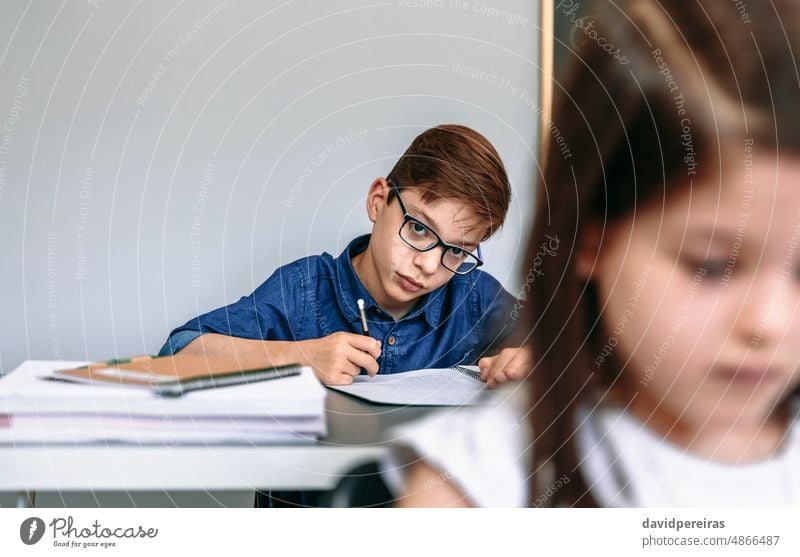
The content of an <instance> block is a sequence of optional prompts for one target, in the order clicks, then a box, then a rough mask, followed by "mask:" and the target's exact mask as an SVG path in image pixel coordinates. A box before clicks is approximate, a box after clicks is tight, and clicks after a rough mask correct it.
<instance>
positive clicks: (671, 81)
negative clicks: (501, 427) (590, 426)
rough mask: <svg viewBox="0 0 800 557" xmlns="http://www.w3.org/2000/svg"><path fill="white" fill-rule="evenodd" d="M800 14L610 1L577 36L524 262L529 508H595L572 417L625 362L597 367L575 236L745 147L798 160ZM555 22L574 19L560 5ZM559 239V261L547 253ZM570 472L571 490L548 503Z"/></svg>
mask: <svg viewBox="0 0 800 557" xmlns="http://www.w3.org/2000/svg"><path fill="white" fill-rule="evenodd" d="M798 5H800V3H799V2H792V1H788V0H787V1H782V0H771V1H767V0H764V1H759V2H748V3H747V5H746V10H745V11H744V12H743V11H742V10H741V9H739V8H737V4H736V3H732V2H723V1H719V0H709V1H703V2H701V1H698V0H682V1H673V2H669V1H668V2H659V1H657V0H627V1H626V0H620V1H611V0H609V1H603V2H598V3H597V4H596V6H595V7H594V9H593V10H590V13H595V14H601V15H600V16H595V17H592V18H591V20H589V19H586V20H583V21H581V22H580V23H581V24H582V25H583V27H576V33H575V34H574V35H573V36H576V37H578V38H579V39H580V40H581V41H582V44H580V45H579V47H578V48H577V50H575V51H574V52H572V54H571V58H572V60H570V62H569V63H570V64H571V67H570V69H569V70H568V71H567V72H566V74H565V79H564V82H563V83H556V84H555V87H554V89H555V101H554V109H553V116H552V122H550V123H549V128H550V132H551V135H550V147H549V153H548V155H547V157H546V161H545V167H544V168H545V169H544V173H543V176H542V179H541V180H540V183H539V185H538V199H537V207H536V217H535V220H534V229H533V232H532V235H531V238H530V240H529V243H528V248H527V255H526V259H525V263H526V265H527V266H532V265H534V262H535V264H536V265H538V267H537V269H536V270H535V272H532V273H528V274H527V276H528V277H532V278H533V279H534V280H533V282H532V284H531V293H532V294H531V297H530V299H529V301H528V305H527V306H526V307H525V315H524V317H523V320H522V323H524V324H525V325H527V332H528V333H530V337H529V339H530V340H531V342H532V345H533V350H534V353H535V357H536V366H535V368H534V370H533V374H532V376H531V379H530V380H529V385H530V389H531V395H532V396H531V397H530V400H531V413H530V421H531V428H532V431H533V432H534V441H533V461H532V466H533V468H532V471H531V480H532V481H531V482H530V484H531V501H546V504H548V505H553V506H596V502H595V500H594V498H593V497H592V495H591V493H590V491H589V490H588V489H587V485H586V483H585V481H584V480H583V478H582V477H581V474H580V471H579V467H578V462H579V455H578V452H577V451H576V435H575V426H576V409H577V408H578V407H579V406H580V405H581V404H582V403H586V402H587V401H590V400H592V404H594V402H593V399H592V397H596V395H597V393H598V392H599V393H603V392H607V389H608V386H609V385H611V384H612V383H613V382H614V381H615V380H616V379H617V377H618V376H619V374H620V373H621V371H622V366H621V365H620V364H619V362H612V363H611V364H610V365H606V366H605V367H603V368H601V369H599V370H597V371H593V370H595V369H596V368H595V365H594V363H593V360H594V358H595V356H596V355H597V354H598V352H599V351H600V349H601V348H602V346H600V345H601V344H602V342H601V338H603V337H602V336H601V334H600V333H601V331H600V322H601V315H600V310H599V305H598V299H597V295H596V292H595V291H594V289H593V287H592V286H591V285H590V284H587V283H586V282H585V281H583V280H581V279H580V278H579V276H578V274H577V273H576V269H575V262H576V253H577V250H578V247H579V240H580V239H581V238H583V235H584V234H590V233H592V230H599V231H600V232H599V233H600V234H602V230H604V229H605V227H606V226H608V225H609V224H611V223H613V222H614V221H615V219H617V218H619V217H621V216H623V215H626V214H628V213H630V212H631V211H633V210H635V208H636V207H637V206H638V205H643V204H645V203H657V204H662V205H663V204H666V203H668V201H669V198H670V196H674V195H675V193H676V188H685V187H691V186H692V184H693V182H696V181H697V180H699V179H701V178H702V179H703V180H715V179H718V177H719V176H720V169H721V167H722V166H723V163H724V162H725V160H726V159H727V157H728V156H729V155H728V154H726V152H727V153H730V152H738V153H742V152H743V151H742V150H743V147H742V146H743V143H742V141H743V139H745V138H752V140H753V142H754V146H755V148H758V149H765V150H771V151H790V152H793V153H795V154H796V153H798V152H800V131H799V130H800V123H798V118H797V115H798V113H800V77H799V75H798V68H797V64H796V61H795V56H800V49H796V48H795V46H796V45H797V42H798V40H800V39H799V38H800V13H799V12H800V10H798ZM555 17H556V18H558V17H567V16H566V15H565V14H563V13H561V12H560V11H559V8H556V14H555ZM590 22H591V25H589V23H590ZM591 31H594V33H591ZM560 47H561V48H567V46H566V45H563V44H562V45H560ZM731 147H734V148H735V150H733V151H732V150H731ZM738 158H741V156H740V157H738ZM755 187H758V185H757V184H756V185H755ZM590 224H596V225H598V226H594V227H591V228H587V225H590ZM552 238H557V239H558V249H557V250H555V255H548V256H542V253H543V252H542V251H541V250H542V246H543V245H548V246H550V247H552V244H549V242H550V241H551V240H550V239H552ZM598 244H599V248H598V252H599V250H602V249H603V242H602V240H601V241H599V242H598ZM550 253H552V251H551V252H550ZM537 255H538V258H537ZM606 363H608V360H606ZM796 394H797V393H795V395H796ZM564 475H566V477H567V478H569V481H568V482H560V487H559V488H558V489H557V490H556V491H555V494H553V495H552V496H550V497H547V496H545V492H546V491H547V490H548V487H550V486H552V484H553V482H554V481H555V479H556V478H562V477H563V476H564Z"/></svg>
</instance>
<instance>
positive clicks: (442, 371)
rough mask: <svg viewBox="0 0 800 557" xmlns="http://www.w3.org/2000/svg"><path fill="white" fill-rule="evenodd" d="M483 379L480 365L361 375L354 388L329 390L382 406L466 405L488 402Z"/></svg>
mask: <svg viewBox="0 0 800 557" xmlns="http://www.w3.org/2000/svg"><path fill="white" fill-rule="evenodd" d="M470 372H471V373H470ZM479 376H480V372H479V371H478V367H477V366H454V367H451V368H437V369H418V370H414V371H406V372H403V373H393V374H390V375H376V376H375V377H369V376H366V375H359V376H357V377H355V378H353V383H352V384H351V385H341V386H332V385H329V387H330V388H331V389H335V390H337V391H341V392H343V393H347V394H349V395H353V396H357V397H359V398H363V399H365V400H368V401H370V402H375V403H378V404H397V405H403V406H464V405H475V404H482V403H483V402H484V400H485V398H486V392H487V389H486V384H485V383H483V382H482V381H481V380H480V378H479Z"/></svg>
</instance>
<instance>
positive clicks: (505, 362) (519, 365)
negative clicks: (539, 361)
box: [478, 345, 533, 389]
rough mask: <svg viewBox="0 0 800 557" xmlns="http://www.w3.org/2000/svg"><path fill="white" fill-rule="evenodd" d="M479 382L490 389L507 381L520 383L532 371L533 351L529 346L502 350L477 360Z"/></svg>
mask: <svg viewBox="0 0 800 557" xmlns="http://www.w3.org/2000/svg"><path fill="white" fill-rule="evenodd" d="M478 367H479V368H480V370H481V381H485V382H486V386H487V387H489V388H490V389H494V388H496V387H499V386H500V385H502V384H503V383H505V382H507V381H522V380H523V379H525V378H526V377H528V375H530V373H531V371H533V350H532V349H531V347H530V346H527V345H526V346H520V347H511V348H503V349H502V350H501V351H500V353H499V354H497V355H496V356H492V357H490V358H481V359H480V360H478Z"/></svg>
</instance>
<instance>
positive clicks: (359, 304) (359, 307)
mask: <svg viewBox="0 0 800 557" xmlns="http://www.w3.org/2000/svg"><path fill="white" fill-rule="evenodd" d="M356 303H357V304H358V309H364V300H362V299H361V298H359V299H358V301H357V302H356Z"/></svg>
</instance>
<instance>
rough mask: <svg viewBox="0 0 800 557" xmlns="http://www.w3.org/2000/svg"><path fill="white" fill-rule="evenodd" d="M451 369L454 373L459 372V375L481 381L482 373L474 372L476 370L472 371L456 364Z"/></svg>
mask: <svg viewBox="0 0 800 557" xmlns="http://www.w3.org/2000/svg"><path fill="white" fill-rule="evenodd" d="M450 369H452V370H453V371H457V372H458V373H463V374H464V375H466V376H468V377H472V378H473V379H477V380H478V381H480V380H481V372H480V371H474V370H471V369H469V368H466V367H464V366H460V365H458V364H456V365H454V366H450Z"/></svg>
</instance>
